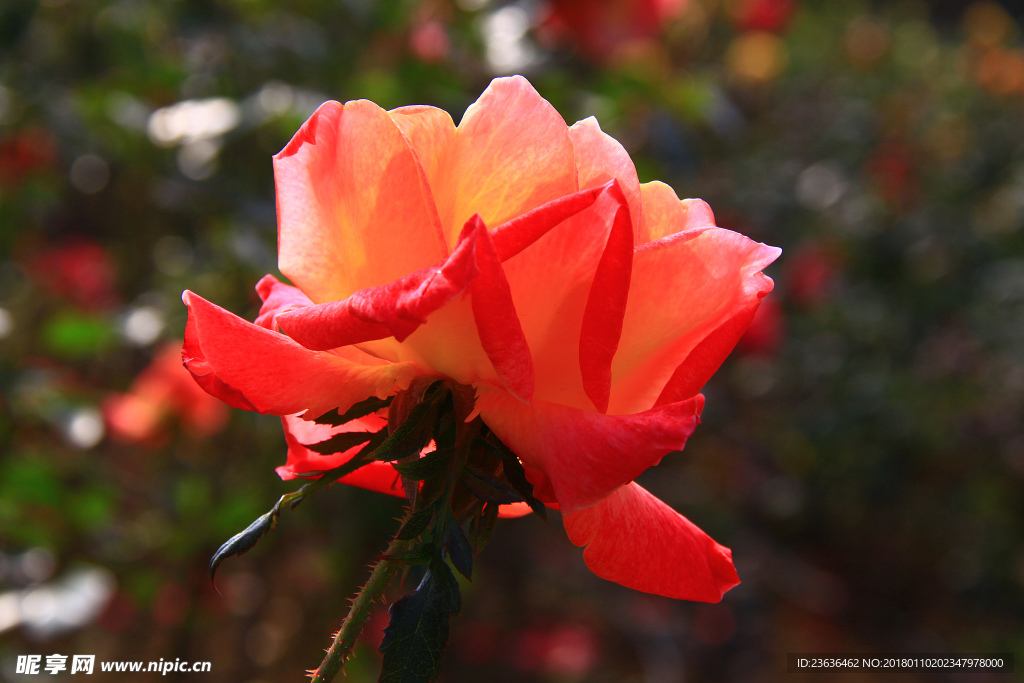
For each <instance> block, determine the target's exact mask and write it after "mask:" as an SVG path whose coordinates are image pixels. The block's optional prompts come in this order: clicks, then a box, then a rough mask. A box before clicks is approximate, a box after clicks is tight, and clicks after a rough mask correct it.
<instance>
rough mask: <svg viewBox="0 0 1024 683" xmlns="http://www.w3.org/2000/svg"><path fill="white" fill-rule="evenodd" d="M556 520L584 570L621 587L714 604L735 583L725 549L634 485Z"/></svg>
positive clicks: (736, 577) (728, 553) (728, 554)
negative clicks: (579, 550)
mask: <svg viewBox="0 0 1024 683" xmlns="http://www.w3.org/2000/svg"><path fill="white" fill-rule="evenodd" d="M562 522H563V524H564V525H565V531H566V533H567V534H568V535H569V540H570V541H572V542H573V543H574V544H576V545H580V546H582V545H585V546H587V547H586V550H584V551H583V561H584V562H586V563H587V566H588V567H589V568H590V570H591V571H592V572H594V573H595V574H597V575H598V576H600V577H601V578H602V579H608V580H609V581H614V582H616V583H619V584H622V585H623V586H626V587H627V588H633V589H636V590H640V591H644V592H646V593H654V594H656V595H664V596H665V597H668V598H677V599H680V600H699V601H701V602H718V601H719V600H721V599H722V595H724V594H725V592H726V591H727V590H729V589H730V588H732V587H733V586H735V585H737V584H738V583H739V582H740V580H739V577H738V576H737V575H736V568H735V567H733V564H732V551H731V550H729V549H728V548H725V547H723V546H720V545H718V544H717V543H715V542H714V541H713V540H712V539H711V537H710V536H708V535H707V534H705V533H704V532H703V531H701V530H700V529H699V528H697V526H696V525H694V524H693V522H691V521H690V520H688V519H686V518H685V517H683V516H682V515H680V514H679V513H678V512H676V511H675V510H673V509H672V508H670V507H669V506H668V505H665V503H663V502H662V501H660V500H658V499H657V498H656V497H654V496H653V495H651V494H650V493H649V492H648V491H647V490H646V489H644V488H643V487H641V486H640V485H638V484H636V483H631V484H629V485H627V486H623V487H622V488H620V489H619V490H618V491H616V492H615V493H613V494H612V495H610V496H608V498H606V499H605V500H603V501H601V502H600V503H598V504H597V505H595V506H593V507H590V508H587V509H585V510H577V511H575V512H570V513H563V516H562Z"/></svg>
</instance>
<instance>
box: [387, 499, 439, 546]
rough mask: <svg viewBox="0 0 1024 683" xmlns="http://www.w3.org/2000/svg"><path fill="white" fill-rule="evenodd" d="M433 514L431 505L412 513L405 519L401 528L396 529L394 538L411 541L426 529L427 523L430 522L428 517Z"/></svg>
mask: <svg viewBox="0 0 1024 683" xmlns="http://www.w3.org/2000/svg"><path fill="white" fill-rule="evenodd" d="M433 516H434V508H433V506H430V507H425V508H423V509H422V510H420V511H419V512H416V513H414V514H413V515H412V516H411V517H410V518H409V519H407V520H406V521H405V524H403V525H402V528H401V529H399V530H398V536H397V537H396V538H398V540H400V541H411V540H412V539H414V538H416V537H417V536H419V535H420V534H422V533H423V532H424V531H426V529H427V525H428V524H430V518H431V517H433Z"/></svg>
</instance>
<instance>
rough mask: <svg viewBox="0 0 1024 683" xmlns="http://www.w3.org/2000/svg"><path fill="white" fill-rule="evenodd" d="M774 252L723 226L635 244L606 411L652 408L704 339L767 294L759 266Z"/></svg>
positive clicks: (768, 285) (776, 252)
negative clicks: (670, 379) (624, 314)
mask: <svg viewBox="0 0 1024 683" xmlns="http://www.w3.org/2000/svg"><path fill="white" fill-rule="evenodd" d="M645 215H646V214H645ZM779 253H780V250H779V249H777V248H775V247H769V246H765V245H763V244H760V243H757V242H754V241H752V240H750V239H748V238H746V237H744V236H743V235H739V234H737V233H734V232H731V231H729V230H723V229H721V228H709V229H698V230H696V231H694V230H690V231H684V232H682V233H678V234H674V235H671V236H669V237H665V238H663V239H660V240H658V241H656V242H649V243H648V244H645V245H642V246H640V247H638V248H637V249H636V251H635V253H634V262H633V278H632V282H631V284H630V290H629V300H628V303H627V306H626V316H625V320H624V323H623V331H622V339H621V341H620V342H619V349H618V352H617V353H616V355H615V359H614V361H613V364H612V374H613V378H614V379H613V388H612V396H611V402H610V407H609V412H611V413H613V414H629V413H635V412H639V411H643V410H646V409H648V408H650V407H651V406H653V405H654V403H655V401H656V400H657V399H658V396H659V395H660V394H661V392H662V389H663V388H664V387H665V385H666V384H667V383H668V380H669V378H670V377H671V376H672V374H673V373H674V372H675V371H676V368H678V367H679V365H680V364H682V363H683V361H684V360H685V359H686V358H687V356H689V354H690V352H691V351H692V350H693V349H694V348H695V347H696V346H697V345H698V344H699V343H700V342H701V341H702V340H703V339H705V338H706V337H708V336H709V335H710V334H711V333H712V332H713V331H714V330H716V329H718V328H719V327H721V326H722V325H724V324H725V323H726V322H727V321H728V320H730V319H732V318H733V317H734V316H736V315H738V314H739V313H740V312H741V311H743V310H745V309H747V308H749V306H750V305H751V304H752V303H753V302H754V301H756V300H757V299H758V298H759V297H761V296H763V295H764V294H765V293H766V292H769V291H771V289H772V286H773V285H772V281H771V279H770V278H768V277H766V276H765V275H763V274H761V272H760V271H761V269H762V268H764V267H765V266H767V265H768V264H769V263H771V262H772V261H774V260H775V259H776V258H777V257H778V255H779ZM716 348H717V347H716ZM695 360H696V358H695ZM702 360H704V362H706V360H705V359H703V357H702ZM698 374H700V373H698Z"/></svg>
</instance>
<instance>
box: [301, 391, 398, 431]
mask: <svg viewBox="0 0 1024 683" xmlns="http://www.w3.org/2000/svg"><path fill="white" fill-rule="evenodd" d="M392 398H393V397H391V396H388V397H387V398H377V397H376V396H371V397H370V398H368V399H366V400H365V401H360V402H359V403H356V404H355V405H353V406H352V407H351V408H349V409H348V410H346V411H345V413H344V415H339V414H338V409H337V408H335V409H334V410H328V411H327V412H326V413H324V414H323V415H321V416H320V417H317V418H314V419H313V422H314V423H316V424H318V425H331V426H332V427H337V426H339V425H343V424H347V423H349V422H351V421H352V420H355V419H357V418H360V417H366V416H367V415H369V414H370V413H375V412H377V411H378V410H380V409H381V408H387V407H388V406H389V405H391V399H392ZM302 419H304V420H307V419H309V418H307V417H305V416H303V418H302Z"/></svg>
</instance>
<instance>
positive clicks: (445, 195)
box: [432, 76, 578, 245]
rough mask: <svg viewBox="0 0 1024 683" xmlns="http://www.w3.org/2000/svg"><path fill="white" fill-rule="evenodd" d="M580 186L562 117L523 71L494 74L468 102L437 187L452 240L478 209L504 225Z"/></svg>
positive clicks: (452, 241)
mask: <svg viewBox="0 0 1024 683" xmlns="http://www.w3.org/2000/svg"><path fill="white" fill-rule="evenodd" d="M577 189H578V187H577V184H576V169H575V164H574V162H573V149H572V143H571V142H570V140H569V133H568V128H567V127H566V125H565V121H564V120H563V119H562V117H561V116H560V115H559V114H558V112H557V111H555V108H554V107H552V106H551V104H550V103H548V102H547V100H545V99H544V98H542V97H541V96H540V95H539V94H537V91H536V90H534V89H533V86H531V85H530V83H529V82H528V81H527V80H526V79H525V78H523V77H522V76H511V77H508V78H496V79H494V80H493V81H491V84H490V85H489V86H487V89H486V90H485V91H484V92H483V94H482V95H480V99H478V100H477V101H476V102H475V103H473V104H472V105H470V107H469V109H467V110H466V114H465V115H464V116H463V117H462V121H461V122H460V123H459V127H458V129H457V131H456V133H455V140H454V142H453V144H452V146H451V156H450V157H449V160H448V163H446V164H445V166H444V175H443V177H441V178H439V182H438V183H437V184H435V185H434V186H433V187H432V190H433V193H434V198H435V200H436V201H437V209H438V213H439V214H440V216H441V224H442V225H443V226H444V229H445V231H446V233H447V235H448V244H450V245H453V244H455V238H456V236H457V235H458V234H459V230H460V229H461V228H462V226H463V225H464V224H465V222H466V221H467V220H469V218H470V217H471V216H472V215H473V214H476V213H478V214H480V218H482V219H483V221H484V223H485V224H486V225H500V224H502V223H504V222H505V221H507V220H509V219H510V218H513V217H515V216H518V215H520V214H523V213H525V212H527V211H529V210H530V209H533V208H535V207H538V206H540V205H541V204H544V203H545V202H548V201H551V200H552V199H557V198H558V197H562V196H564V195H567V194H571V193H573V192H575V191H576V190H577Z"/></svg>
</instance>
